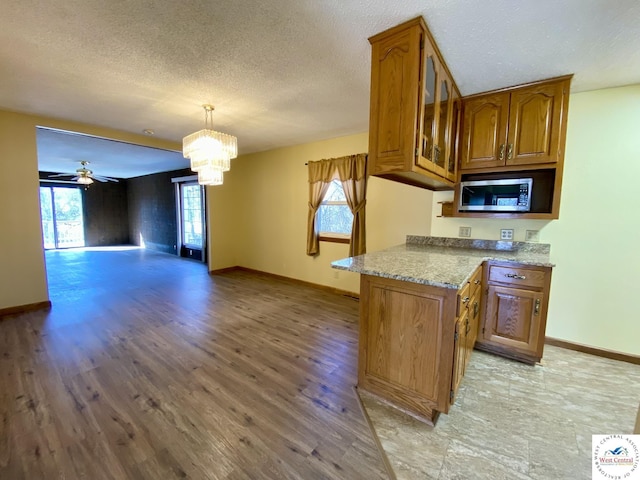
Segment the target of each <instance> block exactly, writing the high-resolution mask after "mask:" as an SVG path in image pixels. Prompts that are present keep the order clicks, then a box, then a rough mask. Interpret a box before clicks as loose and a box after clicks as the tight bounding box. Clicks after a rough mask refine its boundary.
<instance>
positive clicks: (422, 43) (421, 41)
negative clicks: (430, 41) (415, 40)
mask: <svg viewBox="0 0 640 480" xmlns="http://www.w3.org/2000/svg"><path fill="white" fill-rule="evenodd" d="M422 49H424V38H421V39H420V50H422Z"/></svg>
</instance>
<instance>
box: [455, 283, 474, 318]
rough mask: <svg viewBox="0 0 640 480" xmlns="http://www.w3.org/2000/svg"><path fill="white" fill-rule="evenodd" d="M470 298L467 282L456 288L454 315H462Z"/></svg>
mask: <svg viewBox="0 0 640 480" xmlns="http://www.w3.org/2000/svg"><path fill="white" fill-rule="evenodd" d="M470 298H471V294H470V286H469V283H467V284H466V285H465V286H464V287H462V288H461V289H460V290H458V310H457V312H456V317H460V316H462V313H463V312H464V309H465V308H467V306H468V305H469V300H470Z"/></svg>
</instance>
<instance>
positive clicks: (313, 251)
mask: <svg viewBox="0 0 640 480" xmlns="http://www.w3.org/2000/svg"><path fill="white" fill-rule="evenodd" d="M308 166H309V214H308V217H307V255H317V254H318V253H320V241H319V239H318V226H317V224H316V222H317V220H316V213H317V212H318V208H320V203H321V202H322V199H323V198H324V196H325V194H326V193H327V190H328V189H329V184H330V183H331V180H332V179H333V174H334V172H335V169H336V167H335V164H334V163H333V161H332V160H319V161H317V162H309V165H308Z"/></svg>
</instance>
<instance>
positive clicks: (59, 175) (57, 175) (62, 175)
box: [48, 173, 76, 178]
mask: <svg viewBox="0 0 640 480" xmlns="http://www.w3.org/2000/svg"><path fill="white" fill-rule="evenodd" d="M75 175H76V174H75V173H58V174H56V175H49V176H48V178H55V177H73V176H75Z"/></svg>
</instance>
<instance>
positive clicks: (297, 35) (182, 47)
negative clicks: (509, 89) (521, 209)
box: [0, 0, 640, 175]
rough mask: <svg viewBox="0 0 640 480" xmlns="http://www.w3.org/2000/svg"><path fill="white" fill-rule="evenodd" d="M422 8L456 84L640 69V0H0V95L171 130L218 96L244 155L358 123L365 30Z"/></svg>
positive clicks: (50, 109) (639, 76) (222, 125)
mask: <svg viewBox="0 0 640 480" xmlns="http://www.w3.org/2000/svg"><path fill="white" fill-rule="evenodd" d="M417 15H422V16H423V17H424V18H425V19H426V21H427V24H428V25H429V27H430V30H431V31H432V33H433V35H434V37H435V39H436V41H437V43H438V45H439V47H440V50H441V52H442V54H443V56H444V57H445V60H446V61H447V64H448V65H449V67H450V70H451V72H452V74H453V76H454V78H455V80H456V82H457V84H458V86H459V88H460V90H461V92H462V93H463V95H465V94H471V93H476V92H480V91H485V90H490V89H493V88H498V87H503V86H508V85H514V84H518V83H523V82H528V81H532V80H537V79H542V78H548V77H552V76H557V75H562V74H567V73H574V74H575V76H574V80H573V84H572V90H573V91H574V92H575V91H583V90H591V89H597V88H603V87H610V86H620V85H627V84H633V83H640V26H639V25H640V22H639V21H638V20H639V19H640V2H638V1H637V0H615V1H611V0H562V1H557V0H518V1H514V0H466V1H465V0H404V1H389V0H370V1H364V0H320V1H318V0H280V1H278V2H265V1H263V0H244V1H226V2H215V1H211V0H192V1H188V2H187V1H184V2H178V1H175V0H137V1H122V0H119V1H115V0H114V1H104V0H50V1H47V2H37V3H33V2H28V1H25V0H2V7H1V9H0V108H4V109H9V110H16V111H22V112H30V113H37V114H41V115H47V116H53V117H58V118H64V119H69V120H76V121H80V122H84V123H89V124H95V125H101V126H107V127H113V128H117V129H121V130H126V131H131V132H136V133H140V132H141V131H142V130H143V129H145V128H152V129H154V130H155V132H156V135H157V136H158V137H161V138H164V139H167V140H174V141H180V140H181V139H182V137H183V136H184V135H187V134H189V133H192V132H193V131H195V130H198V129H200V128H201V127H202V125H203V112H202V109H201V105H202V104H203V103H212V104H214V105H215V106H216V111H215V113H214V117H213V120H214V128H216V129H217V130H221V131H223V132H226V133H230V134H233V135H236V136H237V137H238V145H239V150H240V153H241V154H242V153H250V152H255V151H261V150H267V149H271V148H274V147H279V146H285V145H292V144H298V143H304V142H308V141H313V140H319V139H325V138H331V137H336V136H341V135H348V134H352V133H357V132H364V131H366V130H367V128H368V111H369V70H370V58H369V55H370V47H369V43H368V41H367V38H368V37H369V36H371V35H373V34H376V33H378V32H380V31H382V30H385V29H386V28H388V27H391V26H394V25H396V24H398V23H401V22H403V21H405V20H408V19H411V18H413V17H415V16H417ZM104 174H105V175H109V174H110V173H109V171H108V170H105V172H104ZM111 174H112V175H115V174H113V173H111Z"/></svg>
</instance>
